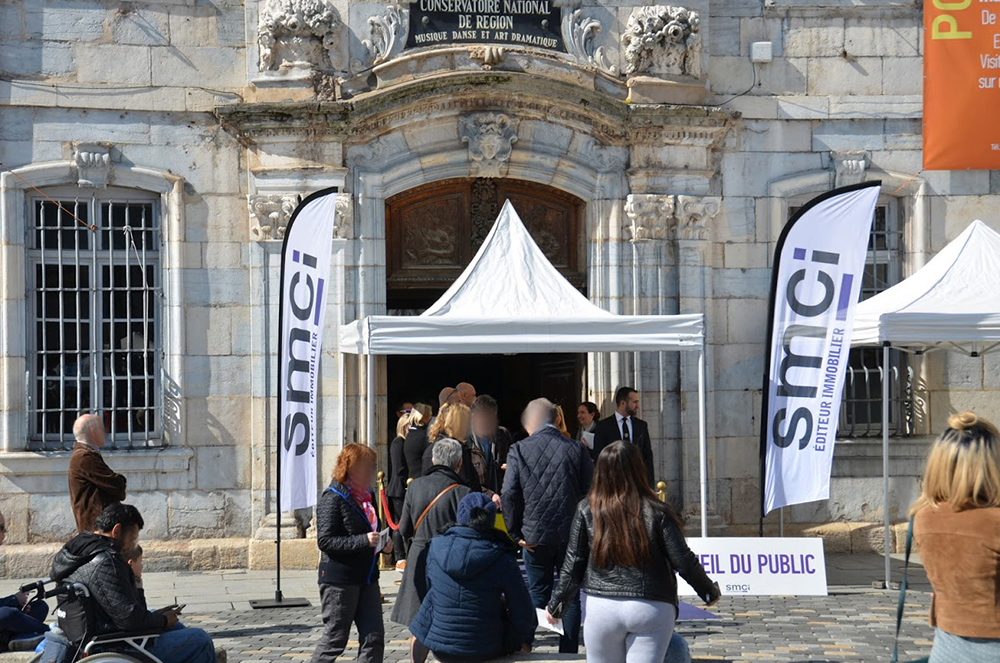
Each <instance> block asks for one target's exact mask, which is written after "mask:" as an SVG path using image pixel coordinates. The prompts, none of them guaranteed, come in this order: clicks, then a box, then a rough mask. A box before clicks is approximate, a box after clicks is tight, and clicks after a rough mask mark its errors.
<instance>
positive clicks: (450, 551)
mask: <svg viewBox="0 0 1000 663" xmlns="http://www.w3.org/2000/svg"><path fill="white" fill-rule="evenodd" d="M496 514H497V509H496V505H495V504H493V502H492V501H491V500H490V498H488V497H486V496H485V495H484V494H483V493H470V494H469V495H467V496H466V497H465V498H463V499H462V501H461V502H460V503H459V506H458V525H455V526H453V527H450V528H449V529H448V530H446V531H445V532H443V533H442V534H439V535H438V536H436V537H434V539H432V540H431V544H430V551H429V552H428V556H427V585H428V591H427V594H426V596H425V597H424V600H423V602H422V603H421V604H420V611H419V612H418V613H417V617H416V619H414V620H413V623H412V624H411V625H410V632H411V633H413V635H414V636H416V638H417V640H419V641H420V643H422V644H423V645H424V646H425V647H427V648H428V649H430V650H431V651H432V652H434V655H435V656H436V657H437V658H438V659H439V660H441V661H444V662H446V663H451V662H455V663H457V662H458V661H464V662H469V663H471V662H473V661H488V660H491V659H494V658H499V657H502V656H507V655H509V654H511V653H513V652H515V651H518V650H521V651H526V652H529V651H531V643H532V641H533V640H534V633H535V627H536V626H537V625H538V622H537V619H536V618H535V608H534V606H532V603H531V597H530V596H528V589H527V587H525V585H524V580H523V579H522V578H521V572H520V570H519V569H518V566H517V559H516V558H515V551H516V548H515V547H514V544H513V542H512V541H511V540H510V539H509V538H508V537H507V536H506V535H505V534H504V533H503V532H501V531H499V530H497V529H496V528H495V527H494V525H495V523H496Z"/></svg>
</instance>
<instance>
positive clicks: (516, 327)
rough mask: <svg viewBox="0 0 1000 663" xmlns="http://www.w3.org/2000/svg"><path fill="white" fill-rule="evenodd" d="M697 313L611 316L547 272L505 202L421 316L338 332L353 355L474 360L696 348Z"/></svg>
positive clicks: (372, 320)
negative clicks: (509, 355)
mask: <svg viewBox="0 0 1000 663" xmlns="http://www.w3.org/2000/svg"><path fill="white" fill-rule="evenodd" d="M703 337H704V319H703V316H702V315H701V314H694V315H673V316H622V315H614V314H612V313H609V312H608V311H605V310H604V309H602V308H600V307H598V306H596V305H595V304H593V303H592V302H591V301H590V300H588V299H587V298H586V297H584V296H583V294H582V293H581V292H580V291H579V290H577V289H576V288H574V287H573V285H572V284H571V283H570V282H569V281H567V280H566V279H565V278H564V277H563V276H562V274H560V273H559V272H558V270H556V268H555V267H553V266H552V263H550V262H549V261H548V259H547V258H546V257H545V255H544V254H543V253H542V250H541V249H540V248H538V245H537V244H536V243H535V241H534V240H533V239H532V238H531V235H530V233H529V232H528V229H527V228H525V226H524V223H523V222H522V221H521V219H520V218H519V217H518V215H517V212H515V211H514V207H513V205H511V203H510V201H509V200H508V201H507V202H506V203H504V206H503V209H502V210H500V215H499V216H498V217H497V221H496V223H495V224H494V225H493V228H492V229H491V230H490V233H489V235H487V237H486V239H485V241H484V242H483V245H482V246H481V247H480V248H479V251H478V252H477V253H476V255H475V257H474V258H473V259H472V262H471V263H469V266H468V267H466V268H465V271H464V272H462V274H461V276H459V277H458V279H457V280H456V281H455V282H454V283H453V284H452V285H451V287H450V288H448V290H447V291H446V292H445V293H444V294H443V295H442V296H441V298H440V299H438V301H437V302H435V303H434V304H433V305H432V306H431V307H430V308H429V309H427V310H426V311H425V312H424V313H422V314H421V315H419V316H387V315H378V316H369V317H367V318H364V319H362V320H358V321H355V322H352V323H350V324H347V325H343V326H342V327H341V333H340V348H341V350H342V351H344V352H351V353H358V354H452V353H455V354H462V353H465V354H477V353H483V354H486V353H515V352H524V353H543V352H596V351H616V350H671V349H696V348H700V347H701V346H702V340H703Z"/></svg>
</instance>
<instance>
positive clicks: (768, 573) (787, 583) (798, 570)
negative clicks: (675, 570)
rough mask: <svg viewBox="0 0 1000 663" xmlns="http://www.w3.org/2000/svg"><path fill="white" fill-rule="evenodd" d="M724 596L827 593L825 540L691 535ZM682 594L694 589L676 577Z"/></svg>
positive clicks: (694, 547)
mask: <svg viewBox="0 0 1000 663" xmlns="http://www.w3.org/2000/svg"><path fill="white" fill-rule="evenodd" d="M687 542H688V545H689V546H690V547H691V550H692V552H694V554H695V555H697V557H698V561H700V562H701V565H702V566H703V567H705V573H707V574H708V577H709V578H711V579H712V580H714V581H716V582H717V583H719V588H720V589H721V590H722V595H723V596H732V595H736V594H745V595H748V596H826V593H827V588H826V560H825V559H824V557H823V539H820V538H814V539H812V538H802V539H758V538H754V539H735V538H714V537H710V538H706V539H688V540H687ZM677 591H678V593H679V594H680V595H681V596H694V595H695V591H694V590H693V589H691V586H690V585H688V584H687V583H686V582H684V579H683V578H681V577H680V576H679V575H678V576H677Z"/></svg>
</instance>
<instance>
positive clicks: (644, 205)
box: [625, 193, 674, 243]
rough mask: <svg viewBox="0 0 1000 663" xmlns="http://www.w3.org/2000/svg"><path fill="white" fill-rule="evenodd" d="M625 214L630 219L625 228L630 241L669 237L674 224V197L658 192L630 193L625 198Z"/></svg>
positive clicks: (646, 240)
mask: <svg viewBox="0 0 1000 663" xmlns="http://www.w3.org/2000/svg"><path fill="white" fill-rule="evenodd" d="M625 215H626V216H627V217H628V220H629V223H628V225H627V226H625V230H626V232H627V233H628V235H629V241H630V242H632V243H636V242H648V241H650V240H654V239H667V238H668V237H670V235H671V231H672V228H673V225H674V223H673V217H674V197H673V196H664V195H660V194H658V193H630V194H629V195H628V197H627V198H626V199H625Z"/></svg>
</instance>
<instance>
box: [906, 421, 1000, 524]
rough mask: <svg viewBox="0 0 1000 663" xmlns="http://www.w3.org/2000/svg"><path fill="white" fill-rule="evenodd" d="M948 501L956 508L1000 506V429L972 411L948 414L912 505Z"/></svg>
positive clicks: (914, 511)
mask: <svg viewBox="0 0 1000 663" xmlns="http://www.w3.org/2000/svg"><path fill="white" fill-rule="evenodd" d="M942 503H947V504H949V505H950V506H951V508H953V509H954V510H955V511H963V510H966V509H983V508H988V507H1000V432H998V431H997V427H996V426H994V425H993V424H992V423H990V422H989V421H986V420H985V419H980V418H979V417H977V416H976V415H975V414H974V413H972V412H962V413H961V414H953V415H951V416H950V417H948V428H947V429H946V430H945V431H944V432H943V433H941V435H940V436H939V437H938V439H937V440H935V442H934V445H933V446H932V447H931V452H930V454H929V455H928V456H927V469H926V470H925V471H924V485H923V490H922V492H921V493H920V497H918V498H917V501H916V502H914V503H913V506H912V507H910V513H916V512H917V511H918V510H920V509H921V508H923V507H925V506H928V505H930V506H935V507H936V506H938V505H940V504H942Z"/></svg>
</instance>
